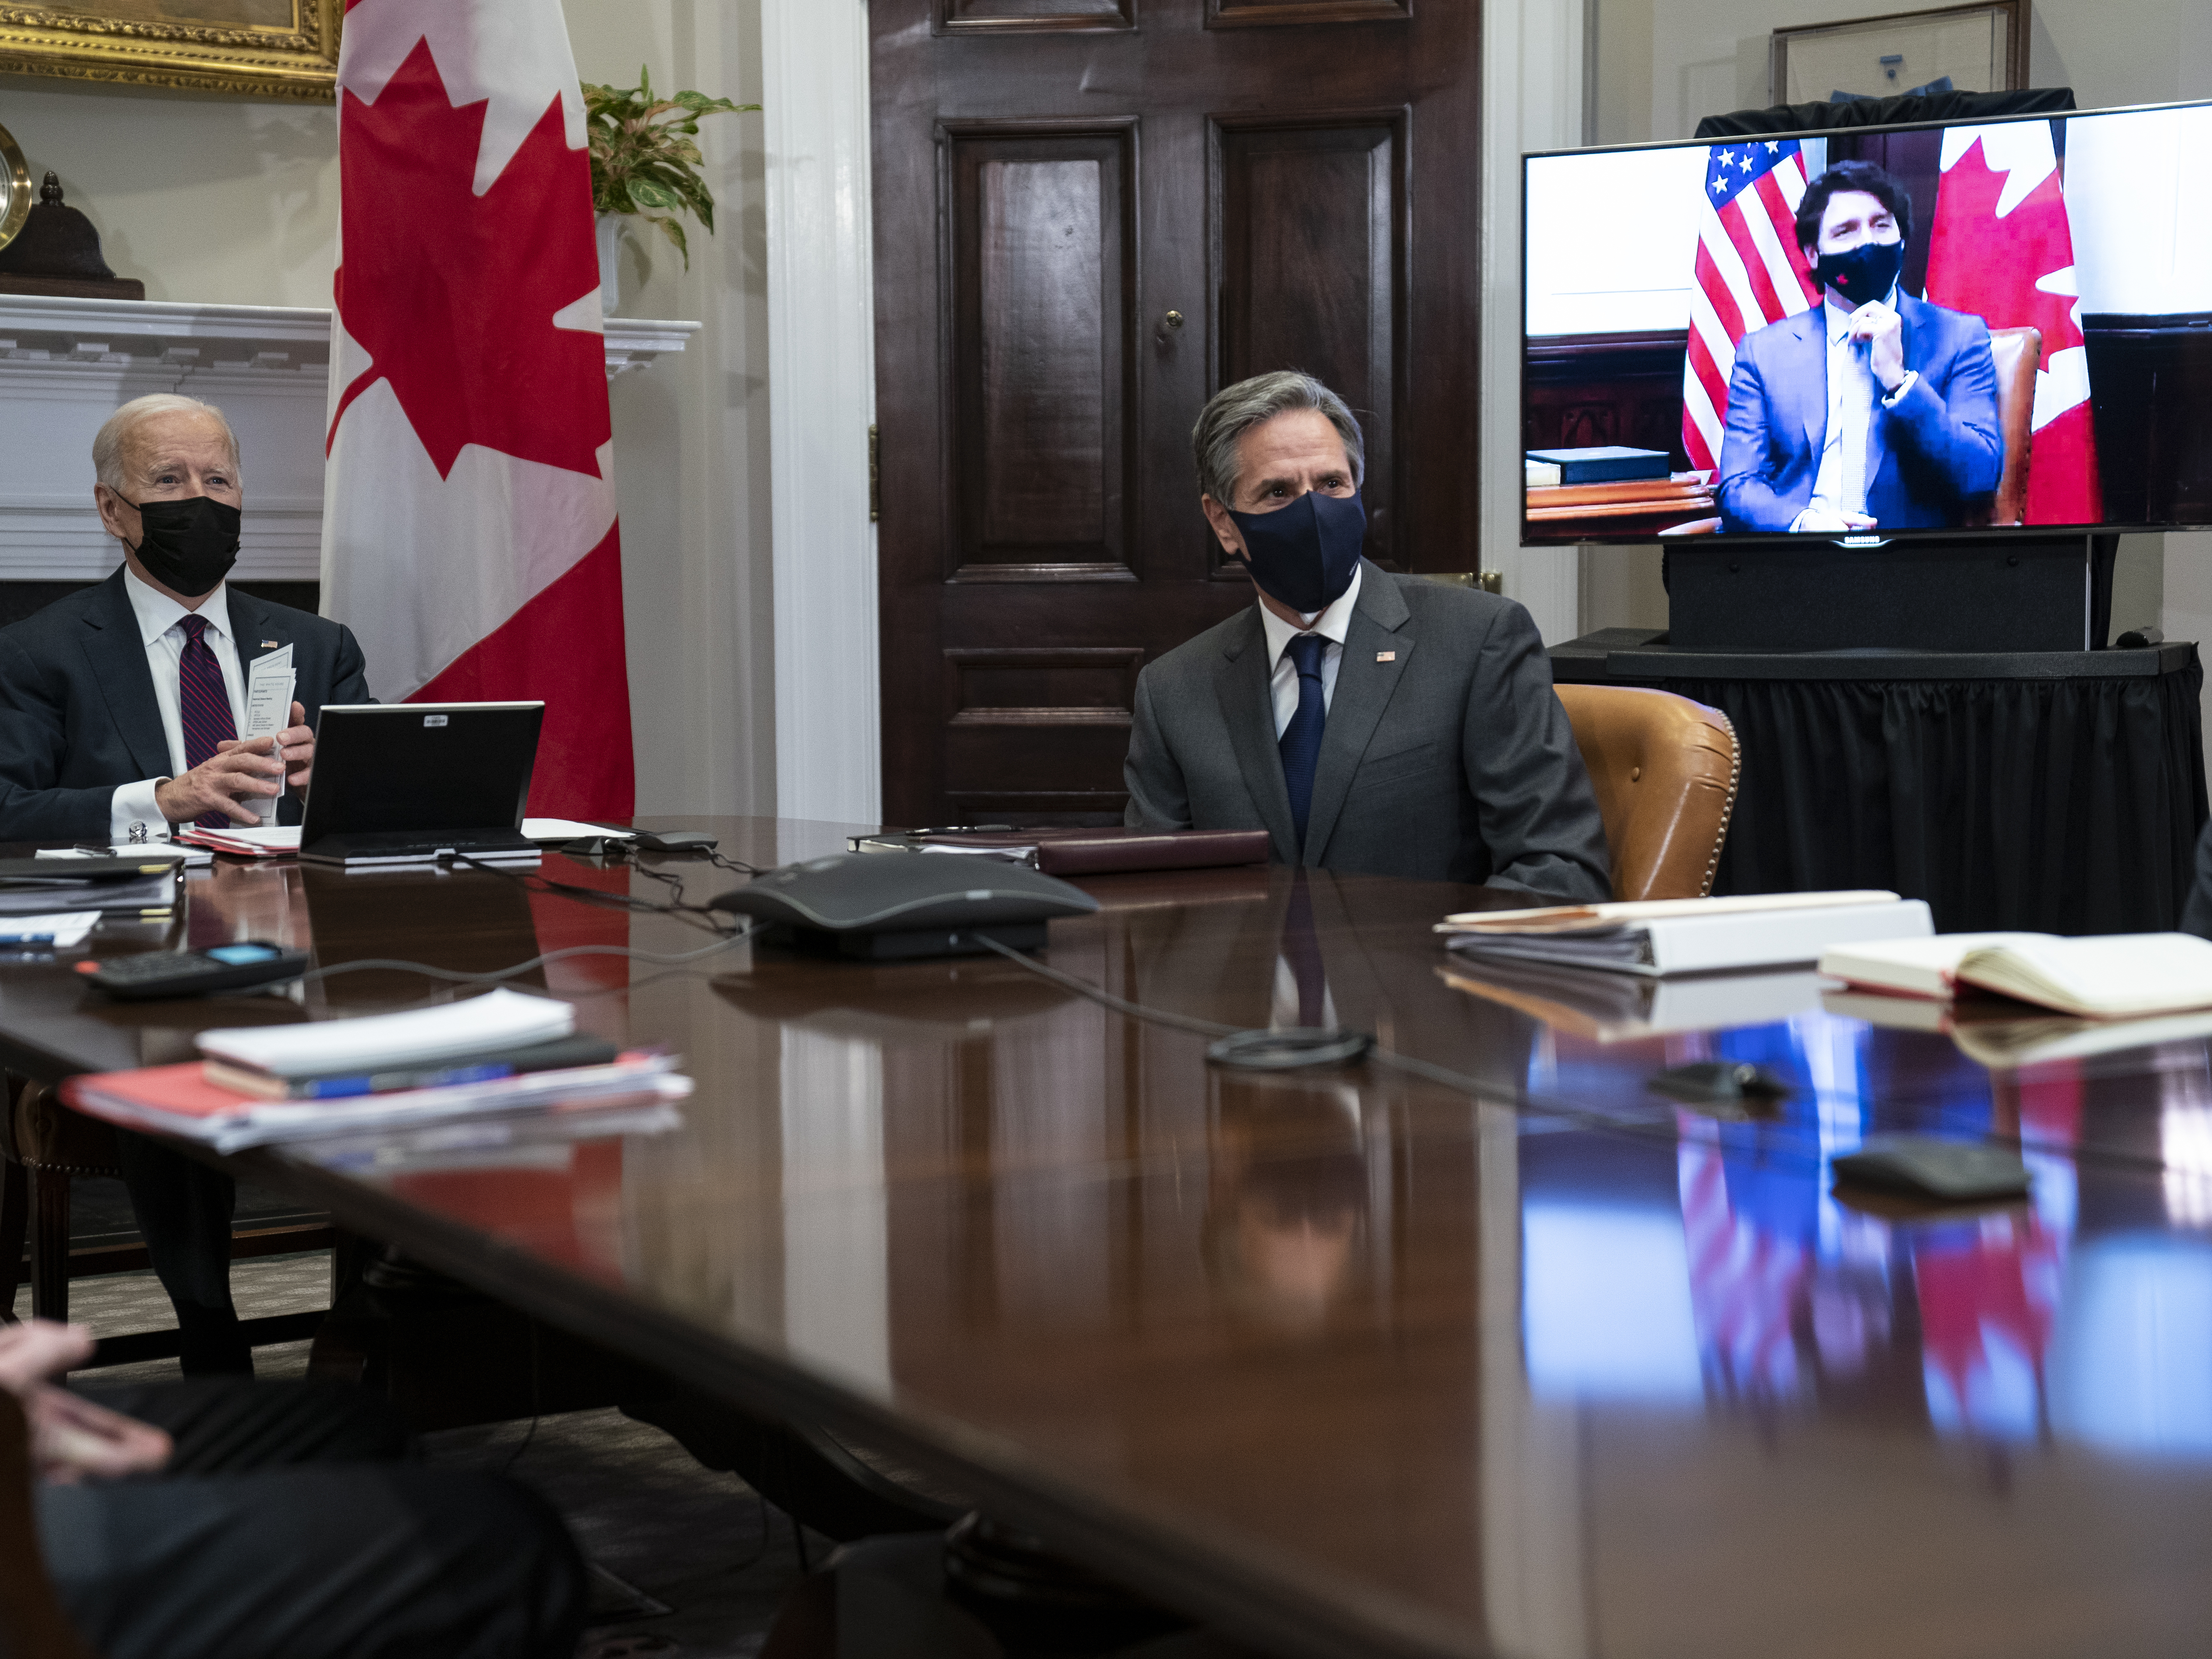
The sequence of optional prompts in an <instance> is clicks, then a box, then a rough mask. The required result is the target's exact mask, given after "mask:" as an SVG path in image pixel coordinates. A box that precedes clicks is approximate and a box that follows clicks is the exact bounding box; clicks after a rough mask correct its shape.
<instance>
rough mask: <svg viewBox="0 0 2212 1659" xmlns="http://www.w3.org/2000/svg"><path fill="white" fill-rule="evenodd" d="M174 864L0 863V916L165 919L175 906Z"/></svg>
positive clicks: (163, 860)
mask: <svg viewBox="0 0 2212 1659" xmlns="http://www.w3.org/2000/svg"><path fill="white" fill-rule="evenodd" d="M179 868H180V866H179V865H178V863H177V861H176V860H174V859H167V858H144V857H140V856H137V855H136V854H134V855H132V856H131V857H128V858H113V859H100V858H86V859H78V860H58V859H38V858H28V859H0V917H8V918H10V919H12V918H15V917H18V916H37V917H40V918H43V919H47V920H51V919H52V917H53V916H55V915H58V914H61V913H64V912H66V913H69V914H72V915H74V914H76V913H77V912H81V911H85V910H94V911H100V912H123V913H126V914H129V915H149V914H154V913H160V914H162V915H166V914H167V913H168V912H169V911H170V910H172V909H173V908H175V906H176V902H177V881H178V877H179Z"/></svg>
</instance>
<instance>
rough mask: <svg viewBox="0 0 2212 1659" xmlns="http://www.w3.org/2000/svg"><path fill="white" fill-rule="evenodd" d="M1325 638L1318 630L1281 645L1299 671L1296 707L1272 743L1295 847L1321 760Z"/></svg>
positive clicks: (1301, 835)
mask: <svg viewBox="0 0 2212 1659" xmlns="http://www.w3.org/2000/svg"><path fill="white" fill-rule="evenodd" d="M1327 650H1328V641H1327V640H1326V639H1324V638H1322V636H1321V635H1319V634H1300V635H1297V638H1295V639H1293V640H1292V641H1291V642H1290V643H1289V644H1287V645H1285V647H1283V654H1284V655H1285V656H1286V657H1288V658H1289V659H1291V664H1292V665H1293V666H1295V667H1296V668H1297V671H1298V709H1297V713H1296V714H1292V715H1291V723H1290V724H1289V725H1288V726H1285V727H1284V728H1283V735H1282V736H1281V738H1279V739H1278V740H1277V741H1276V744H1275V747H1276V748H1277V749H1278V750H1279V751H1280V752H1281V754H1282V757H1283V783H1284V786H1285V787H1286V788H1288V789H1289V791H1290V792H1291V823H1295V824H1296V825H1297V830H1298V847H1299V848H1300V850H1301V851H1303V850H1304V847H1305V844H1306V814H1307V813H1308V812H1309V811H1310V810H1311V809H1312V806H1313V786H1314V769H1315V767H1316V765H1318V764H1319V763H1320V761H1321V731H1322V726H1323V725H1325V724H1326V723H1327V721H1328V708H1327V706H1326V705H1325V704H1323V703H1322V696H1321V659H1322V653H1324V652H1326V651H1327Z"/></svg>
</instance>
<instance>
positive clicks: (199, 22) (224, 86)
mask: <svg viewBox="0 0 2212 1659" xmlns="http://www.w3.org/2000/svg"><path fill="white" fill-rule="evenodd" d="M343 15H344V5H343V0H85V3H82V4H78V5H68V6H61V5H21V4H16V3H13V0H0V72H3V73H8V74H14V75H58V76H66V77H68V78H69V79H71V80H77V81H104V82H111V83H115V84H119V85H124V86H136V87H167V88H184V89H185V90H189V91H193V92H223V93H234V94H240V95H241V96H245V97H250V98H297V99H304V100H312V101H314V102H319V103H330V102H332V101H334V100H335V99H336V98H337V70H338V30H339V26H340V21H341V19H342V18H343Z"/></svg>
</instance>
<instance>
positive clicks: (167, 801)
mask: <svg viewBox="0 0 2212 1659" xmlns="http://www.w3.org/2000/svg"><path fill="white" fill-rule="evenodd" d="M275 749H276V738H246V740H245V741H243V742H240V740H238V739H237V738H230V739H228V740H226V741H225V742H222V743H219V744H216V752H215V753H214V754H212V755H210V757H208V758H207V759H205V760H204V761H202V762H201V763H199V764H198V765H197V766H195V767H194V768H192V769H191V771H189V772H187V773H185V775H183V776H182V777H176V778H171V779H170V780H169V781H167V783H164V784H162V785H161V787H159V788H158V789H156V790H155V792H154V800H155V805H158V806H159V807H160V808H161V816H162V817H165V818H167V820H168V821H169V822H170V823H191V821H192V820H193V819H194V818H197V817H200V816H201V815H202V814H203V813H206V812H221V813H222V815H223V816H224V817H228V819H229V820H230V821H231V822H232V823H260V822H261V814H260V813H259V812H258V811H256V810H255V809H254V807H253V806H252V805H247V804H246V803H249V802H252V801H257V800H264V799H268V798H269V797H270V796H272V795H281V794H283V793H284V782H283V779H284V763H283V761H281V760H279V759H278V758H277V757H276V755H275V753H274V752H272V751H273V750H275Z"/></svg>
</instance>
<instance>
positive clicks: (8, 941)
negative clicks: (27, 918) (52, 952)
mask: <svg viewBox="0 0 2212 1659" xmlns="http://www.w3.org/2000/svg"><path fill="white" fill-rule="evenodd" d="M53 942H54V936H53V935H52V933H0V947H5V946H7V945H47V946H52V944H53Z"/></svg>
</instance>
